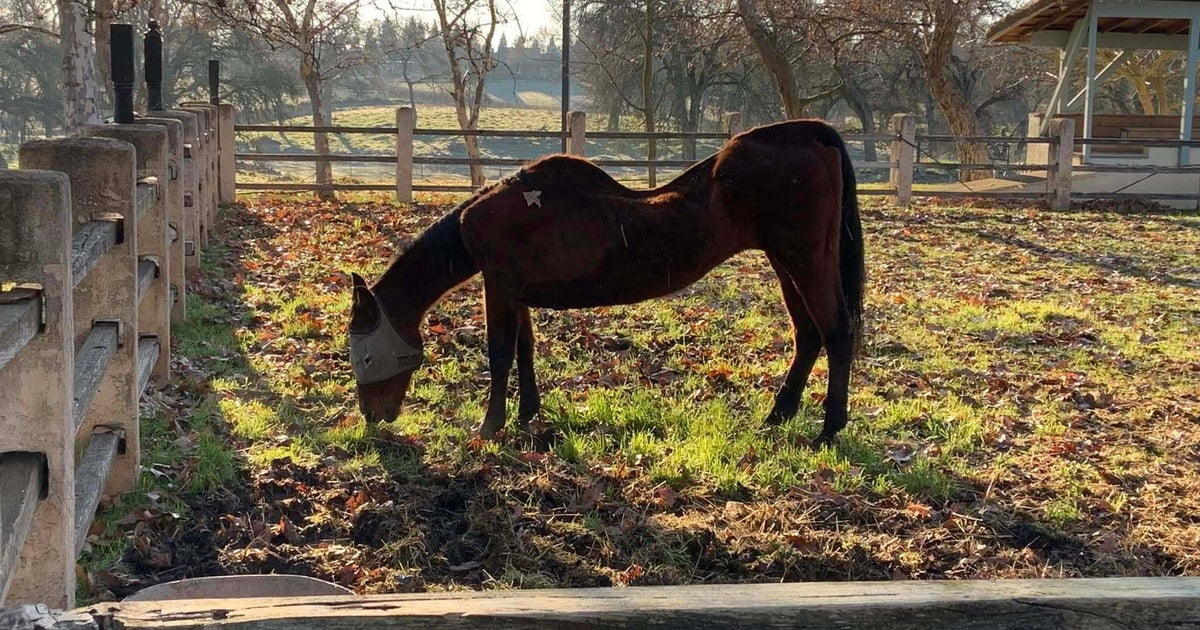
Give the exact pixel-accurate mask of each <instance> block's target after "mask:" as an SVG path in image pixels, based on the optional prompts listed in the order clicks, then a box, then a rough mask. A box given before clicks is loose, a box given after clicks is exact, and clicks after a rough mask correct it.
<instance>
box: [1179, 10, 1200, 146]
mask: <svg viewBox="0 0 1200 630" xmlns="http://www.w3.org/2000/svg"><path fill="white" fill-rule="evenodd" d="M1198 55H1200V19H1197V18H1194V17H1193V18H1192V20H1191V25H1190V26H1189V27H1188V56H1187V68H1186V70H1185V71H1184V75H1183V106H1182V107H1181V108H1180V110H1181V112H1182V117H1181V120H1180V126H1179V137H1180V139H1182V140H1191V139H1192V124H1193V121H1194V119H1193V116H1195V111H1196V63H1197V56H1198ZM1190 164H1191V147H1186V146H1183V147H1179V166H1189V165H1190Z"/></svg>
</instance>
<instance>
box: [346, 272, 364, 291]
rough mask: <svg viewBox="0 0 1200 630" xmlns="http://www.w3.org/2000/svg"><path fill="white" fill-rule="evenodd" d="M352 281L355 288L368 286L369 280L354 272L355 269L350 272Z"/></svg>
mask: <svg viewBox="0 0 1200 630" xmlns="http://www.w3.org/2000/svg"><path fill="white" fill-rule="evenodd" d="M350 282H351V283H353V286H354V288H355V289H357V288H359V287H362V288H364V289H365V288H367V281H366V280H363V278H362V276H360V275H358V274H357V273H354V272H353V271H351V272H350Z"/></svg>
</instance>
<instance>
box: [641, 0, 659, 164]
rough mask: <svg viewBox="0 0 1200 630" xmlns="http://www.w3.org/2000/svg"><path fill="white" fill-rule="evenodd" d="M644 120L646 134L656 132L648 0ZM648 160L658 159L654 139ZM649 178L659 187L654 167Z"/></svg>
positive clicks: (648, 148)
mask: <svg viewBox="0 0 1200 630" xmlns="http://www.w3.org/2000/svg"><path fill="white" fill-rule="evenodd" d="M642 42H643V44H644V46H643V48H642V119H643V120H644V121H645V122H646V133H651V134H652V133H654V132H655V120H654V0H646V33H645V36H644V37H643V39H642ZM646 159H647V160H649V161H651V162H653V161H654V160H656V159H658V142H657V141H655V139H654V138H649V139H647V140H646ZM646 173H647V176H648V178H649V180H648V182H647V183H648V185H649V186H650V187H651V188H654V187H655V186H657V185H658V182H657V177H656V175H657V173H655V172H654V166H653V165H652V166H650V167H648V168H647V169H646Z"/></svg>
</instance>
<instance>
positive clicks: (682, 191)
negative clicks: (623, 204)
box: [643, 155, 717, 201]
mask: <svg viewBox="0 0 1200 630" xmlns="http://www.w3.org/2000/svg"><path fill="white" fill-rule="evenodd" d="M716 159H717V156H716V155H711V156H709V157H707V158H705V159H703V160H701V161H699V162H697V163H695V164H693V165H692V166H691V167H689V168H688V169H687V170H686V171H684V172H682V173H680V174H679V177H676V178H675V179H672V180H671V181H669V182H667V183H665V184H663V185H662V186H659V187H657V188H651V189H649V190H646V191H644V193H643V194H645V195H646V196H657V195H661V194H664V193H675V194H677V195H680V196H682V197H684V198H689V199H691V198H694V199H696V200H698V201H700V200H706V199H708V195H709V191H710V189H711V188H712V167H713V163H714V162H716Z"/></svg>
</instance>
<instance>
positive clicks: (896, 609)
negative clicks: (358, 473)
mask: <svg viewBox="0 0 1200 630" xmlns="http://www.w3.org/2000/svg"><path fill="white" fill-rule="evenodd" d="M5 623H7V625H6V626H5V627H8V628H13V629H14V630H33V629H34V628H38V629H41V630H56V629H61V630H68V629H70V630H85V629H92V630H107V629H122V630H135V629H138V628H174V629H176V630H193V629H194V630H209V629H216V628H238V629H240V630H267V629H276V628H289V629H293V630H307V629H309V628H313V629H317V628H321V629H324V628H343V629H347V630H348V629H354V630H367V629H370V628H422V629H426V628H429V629H438V628H461V629H474V628H478V629H485V628H486V629H488V630H498V629H509V628H513V629H534V628H711V629H713V630H718V629H723V628H813V629H822V630H823V629H825V628H889V629H892V630H910V629H911V630H927V629H928V628H945V629H951V628H975V629H986V630H999V629H1011V630H1032V629H1041V628H1047V629H1049V628H1053V629H1055V630H1059V629H1066V630H1117V629H1121V630H1130V629H1141V628H1147V629H1149V628H1194V627H1196V626H1197V625H1198V624H1200V579H1198V578H1111V579H1077V580H972V581H962V582H958V581H910V582H843V583H800V584H754V585H749V584H739V585H715V586H714V585H706V586H647V587H630V588H607V589H595V588H589V589H575V590H544V591H537V590H532V591H507V592H500V591H492V592H485V593H423V594H412V595H377V596H368V597H354V596H342V597H307V598H261V599H260V598H255V599H210V600H197V599H192V600H174V601H146V602H124V603H113V604H97V605H95V606H92V607H89V608H85V609H79V610H74V611H53V610H50V609H49V608H46V607H35V606H27V607H23V608H16V609H11V610H9V611H7V612H3V611H0V624H5Z"/></svg>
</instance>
